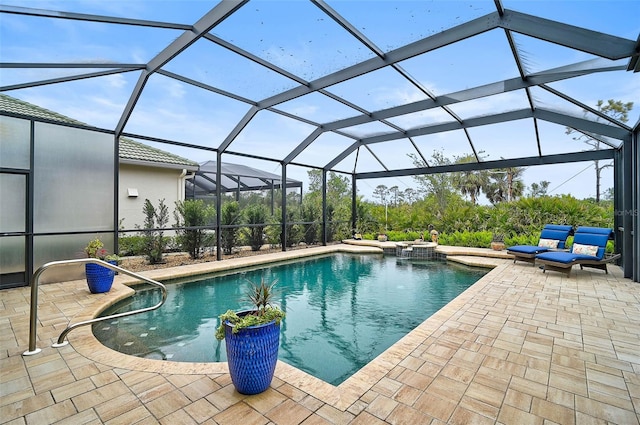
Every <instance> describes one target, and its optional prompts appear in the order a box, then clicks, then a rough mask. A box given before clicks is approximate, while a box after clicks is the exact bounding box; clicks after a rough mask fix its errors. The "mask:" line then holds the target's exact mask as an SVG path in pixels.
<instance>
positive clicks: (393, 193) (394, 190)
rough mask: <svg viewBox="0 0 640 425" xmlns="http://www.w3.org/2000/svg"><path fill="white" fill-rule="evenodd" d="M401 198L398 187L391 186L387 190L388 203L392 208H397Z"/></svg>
mask: <svg viewBox="0 0 640 425" xmlns="http://www.w3.org/2000/svg"><path fill="white" fill-rule="evenodd" d="M401 196H402V195H401V193H400V189H398V186H391V187H390V188H389V201H390V203H391V204H392V205H393V206H394V207H397V206H398V204H399V203H400V202H399V201H400V197H401Z"/></svg>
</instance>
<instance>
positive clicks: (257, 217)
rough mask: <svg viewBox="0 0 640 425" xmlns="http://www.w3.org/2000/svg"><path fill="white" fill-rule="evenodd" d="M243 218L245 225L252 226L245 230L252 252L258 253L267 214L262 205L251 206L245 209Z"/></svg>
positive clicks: (265, 208) (263, 236)
mask: <svg viewBox="0 0 640 425" xmlns="http://www.w3.org/2000/svg"><path fill="white" fill-rule="evenodd" d="M244 217H245V221H246V223H247V224H251V225H252V226H251V227H249V228H247V229H246V230H245V232H246V233H247V235H246V236H247V238H248V240H249V245H250V246H251V250H252V251H259V250H260V248H262V245H263V244H264V239H265V235H264V229H265V224H266V223H267V218H268V217H269V213H268V211H267V207H266V206H265V205H264V204H253V205H250V206H248V207H247V208H245V210H244Z"/></svg>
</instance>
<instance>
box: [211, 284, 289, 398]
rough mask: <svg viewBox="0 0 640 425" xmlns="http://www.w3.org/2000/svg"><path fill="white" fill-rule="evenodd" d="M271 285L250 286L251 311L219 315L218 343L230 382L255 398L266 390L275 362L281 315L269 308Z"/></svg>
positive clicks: (279, 312)
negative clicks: (223, 343) (222, 342)
mask: <svg viewBox="0 0 640 425" xmlns="http://www.w3.org/2000/svg"><path fill="white" fill-rule="evenodd" d="M275 284H276V282H273V283H272V284H270V285H269V284H267V283H265V281H264V280H261V282H260V284H255V283H251V286H250V288H249V291H248V292H247V298H248V299H249V300H250V301H251V303H252V304H253V306H254V308H252V309H251V310H247V311H240V312H237V313H236V312H234V311H233V310H228V311H227V312H226V313H224V314H222V315H220V326H219V327H218V329H217V330H216V338H217V339H218V340H223V339H226V347H227V363H228V365H229V373H230V374H231V381H232V382H233V385H234V386H235V387H236V389H237V390H238V392H239V393H241V394H259V393H261V392H263V391H265V390H266V389H267V388H269V385H271V380H272V379H273V373H274V371H275V368H276V363H277V362H278V346H279V345H280V321H281V320H282V319H283V318H284V316H285V313H284V311H282V310H281V309H280V308H279V307H278V306H275V305H273V304H272V298H273V288H274V286H275Z"/></svg>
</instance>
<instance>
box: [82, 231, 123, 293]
mask: <svg viewBox="0 0 640 425" xmlns="http://www.w3.org/2000/svg"><path fill="white" fill-rule="evenodd" d="M84 252H85V253H86V254H87V257H89V258H97V259H99V260H103V261H106V262H108V263H111V264H115V265H117V264H118V262H119V261H120V258H119V257H118V256H117V255H116V254H109V253H108V252H107V250H106V249H105V248H104V243H103V242H102V241H101V240H100V239H98V238H96V239H93V240H92V241H90V242H89V243H88V244H87V246H86V247H85V248H84ZM84 271H85V274H86V277H87V285H88V286H89V291H90V292H91V293H92V294H100V293H103V292H109V291H110V290H111V285H113V278H114V276H115V271H114V270H111V269H110V268H107V267H104V266H101V265H100V264H94V263H86V264H85V265H84Z"/></svg>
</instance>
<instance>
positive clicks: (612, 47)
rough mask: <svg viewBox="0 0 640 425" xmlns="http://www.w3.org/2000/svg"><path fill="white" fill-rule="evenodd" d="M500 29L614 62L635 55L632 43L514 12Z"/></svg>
mask: <svg viewBox="0 0 640 425" xmlns="http://www.w3.org/2000/svg"><path fill="white" fill-rule="evenodd" d="M500 27H502V28H504V29H508V30H510V31H514V32H517V33H520V34H524V35H528V36H530V37H534V38H537V39H539V40H544V41H548V42H551V43H554V44H559V45H561V46H565V47H569V48H571V49H575V50H580V51H583V52H586V53H590V54H592V55H596V56H600V57H603V58H607V59H611V60H617V59H622V58H628V57H630V56H631V55H633V54H634V52H635V42H634V41H633V40H627V39H626V38H621V37H615V36H613V35H609V34H604V33H601V32H598V31H592V30H588V29H584V28H581V27H576V26H573V25H568V24H563V23H561V22H556V21H552V20H549V19H544V18H539V17H537V16H532V15H527V14H525V13H520V12H515V11H513V10H505V11H504V15H503V16H502V19H501V20H500Z"/></svg>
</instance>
